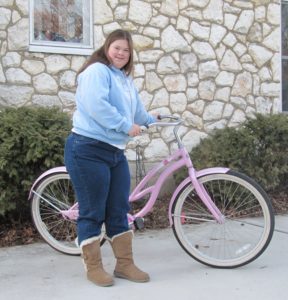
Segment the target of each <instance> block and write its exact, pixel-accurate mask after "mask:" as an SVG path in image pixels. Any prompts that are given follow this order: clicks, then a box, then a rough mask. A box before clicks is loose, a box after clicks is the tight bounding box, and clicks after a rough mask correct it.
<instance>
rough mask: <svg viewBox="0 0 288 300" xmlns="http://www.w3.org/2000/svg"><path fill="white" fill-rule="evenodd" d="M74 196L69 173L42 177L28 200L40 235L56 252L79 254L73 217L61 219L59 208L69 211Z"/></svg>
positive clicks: (74, 200) (74, 201)
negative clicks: (30, 199) (71, 218)
mask: <svg viewBox="0 0 288 300" xmlns="http://www.w3.org/2000/svg"><path fill="white" fill-rule="evenodd" d="M75 203H76V197H75V194H74V190H73V187H72V183H71V181H70V177H69V175H68V173H55V174H51V175H48V176H47V177H45V178H44V179H43V180H42V181H41V182H40V183H39V184H38V185H37V186H36V188H35V189H34V191H33V198H32V201H31V213H32V219H33V222H34V224H35V227H36V229H37V230H38V232H39V234H40V235H41V237H42V238H43V239H44V240H45V241H46V242H47V243H48V244H49V245H50V246H51V247H53V248H54V249H56V250H57V251H59V252H62V253H65V254H70V255H80V248H79V247H78V246H77V245H76V243H75V239H76V238H77V231H76V220H70V219H68V218H64V217H63V215H62V214H61V212H60V210H68V209H69V208H70V207H71V206H72V205H74V204H75Z"/></svg>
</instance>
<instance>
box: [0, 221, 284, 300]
mask: <svg viewBox="0 0 288 300" xmlns="http://www.w3.org/2000/svg"><path fill="white" fill-rule="evenodd" d="M276 229H280V230H284V231H286V232H287V231H288V216H280V217H277V220H276ZM102 253H103V261H104V265H105V267H106V269H107V271H109V272H111V273H112V271H113V267H114V263H115V260H114V258H112V252H111V248H110V246H109V244H108V243H107V244H105V245H104V246H103V251H102ZM134 253H135V261H136V263H138V265H139V266H140V267H141V268H142V269H143V270H145V271H147V272H149V274H150V276H151V281H150V282H148V283H133V282H129V281H127V280H123V279H117V278H116V279H115V285H114V286H112V287H108V288H102V287H97V286H95V285H93V284H92V283H90V282H89V281H88V280H86V278H85V273H84V269H83V265H82V262H81V260H80V258H79V257H73V256H68V255H64V254H61V253H58V252H57V251H55V250H53V249H52V248H50V247H49V246H48V245H47V244H44V243H37V244H33V245H28V246H17V247H11V248H2V249H0V287H1V288H0V299H3V300H6V299H7V300H8V299H10V300H18V299H19V300H20V299H21V300H26V299H27V300H28V299H29V300H34V299H35V300H36V299H37V300H46V299H47V300H48V299H49V300H58V299H59V300H66V299H67V300H68V299H69V300H74V299H94V300H97V299H101V300H110V299H111V300H112V299H121V300H122V299H123V300H124V299H125V300H127V298H128V299H131V300H142V299H146V300H147V299H151V300H154V299H159V298H160V299H165V300H170V299H171V300H172V299H173V300H175V299H177V300H194V299H195V300H202V299H203V300H208V299H213V300H218V299H219V300H220V299H221V300H226V299H227V300H228V299H229V300H230V299H233V300H238V299H239V300H240V299H241V300H243V299H245V300H257V299H261V300H274V299H277V300H285V299H287V297H288V296H287V295H288V235H287V234H285V233H280V232H278V231H275V233H274V236H273V239H272V242H271V244H270V245H269V247H268V249H267V250H266V251H265V253H264V254H263V255H262V256H260V257H259V258H258V259H257V260H256V261H254V262H252V263H250V264H249V265H247V266H244V267H241V268H238V269H232V270H219V269H213V268H209V267H206V266H204V265H202V264H200V263H198V262H196V261H194V260H193V259H192V258H191V257H190V256H188V255H187V254H186V253H185V252H184V251H183V250H182V248H181V247H180V246H179V245H178V243H177V241H176V239H175V238H174V235H173V233H172V230H171V229H167V230H166V229H165V230H161V231H145V232H143V233H138V234H136V236H135V239H134Z"/></svg>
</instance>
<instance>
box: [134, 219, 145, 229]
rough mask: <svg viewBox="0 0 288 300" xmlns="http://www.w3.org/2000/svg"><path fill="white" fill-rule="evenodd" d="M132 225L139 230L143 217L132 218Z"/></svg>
mask: <svg viewBox="0 0 288 300" xmlns="http://www.w3.org/2000/svg"><path fill="white" fill-rule="evenodd" d="M134 226H135V227H136V229H138V230H141V229H143V228H144V219H143V218H136V219H135V220H134Z"/></svg>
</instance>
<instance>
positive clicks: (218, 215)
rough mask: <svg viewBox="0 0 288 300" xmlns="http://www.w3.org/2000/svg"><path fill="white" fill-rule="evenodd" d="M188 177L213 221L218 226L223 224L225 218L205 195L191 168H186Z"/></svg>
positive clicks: (203, 188)
mask: <svg viewBox="0 0 288 300" xmlns="http://www.w3.org/2000/svg"><path fill="white" fill-rule="evenodd" d="M188 173H189V177H190V179H191V182H192V185H193V187H194V188H195V191H196V193H197V195H198V196H199V198H200V199H201V201H202V202H203V203H204V205H205V206H206V207H207V209H208V210H209V211H210V212H211V214H212V215H213V217H214V218H215V220H216V221H217V222H218V223H219V224H223V223H224V222H225V216H224V215H223V214H222V213H221V211H220V210H219V209H218V207H217V206H216V205H215V203H214V202H213V200H212V199H211V197H210V196H209V194H208V193H207V191H206V189H205V187H204V186H203V184H202V183H201V182H199V180H198V179H197V178H196V174H195V169H194V168H193V166H189V167H188Z"/></svg>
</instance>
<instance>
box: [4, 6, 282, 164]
mask: <svg viewBox="0 0 288 300" xmlns="http://www.w3.org/2000/svg"><path fill="white" fill-rule="evenodd" d="M93 2H96V1H93ZM93 14H94V45H95V49H96V48H97V47H98V46H99V45H101V44H102V43H103V41H104V37H105V35H106V34H108V33H109V32H111V31H112V30H114V29H116V28H121V27H122V28H124V29H127V30H129V31H131V33H132V35H133V40H134V45H135V61H136V64H135V73H134V78H135V83H136V85H137V87H138V89H139V91H140V95H141V97H142V99H143V102H144V103H145V106H146V107H147V109H149V110H150V111H155V110H156V111H158V112H160V113H174V114H178V115H180V116H182V117H183V118H185V119H186V122H185V125H186V126H183V127H182V128H181V129H180V132H181V136H182V137H183V141H184V143H185V145H186V146H187V147H188V149H191V148H192V147H193V146H194V145H195V144H197V143H198V142H199V140H200V139H201V138H204V137H205V136H207V134H209V132H210V131H211V130H212V129H213V128H222V127H224V126H237V125H238V124H239V123H241V122H243V121H244V120H245V118H246V117H247V116H251V115H253V114H254V113H255V112H260V113H264V114H270V113H277V112H278V110H279V106H280V105H279V102H280V96H279V95H280V89H281V87H280V54H279V52H280V39H281V37H280V25H279V23H280V18H281V16H280V1H279V0H251V1H247V0H245V1H244V0H242V1H241V0H178V1H176V0H166V1H164V0H163V1H157V0H146V1H139V0H130V1H129V0H118V1H116V0H97V5H94V8H93ZM28 44H29V11H28V0H0V55H1V59H0V106H1V105H2V106H3V105H9V106H23V105H45V106H53V105H57V106H60V107H61V108H63V110H65V111H69V112H70V111H72V110H73V108H74V92H75V77H76V73H77V70H78V69H79V68H80V66H81V65H82V64H83V62H84V61H85V59H86V57H84V56H76V55H58V54H49V53H31V52H29V51H28ZM136 143H140V144H141V145H143V146H144V147H145V151H144V155H145V158H146V159H147V160H149V161H157V160H159V159H160V158H161V157H163V156H165V155H166V154H168V153H169V151H171V149H173V148H174V147H175V143H174V142H173V134H172V130H171V128H166V129H162V130H161V131H156V130H155V131H154V132H153V133H152V134H151V135H150V136H148V135H144V136H143V137H141V138H137V139H136V140H135V141H134V142H131V143H130V144H129V145H128V149H127V155H128V158H129V159H130V160H134V159H135V152H134V150H133V149H134V147H135V144H136Z"/></svg>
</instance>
